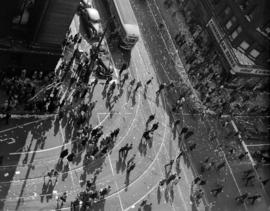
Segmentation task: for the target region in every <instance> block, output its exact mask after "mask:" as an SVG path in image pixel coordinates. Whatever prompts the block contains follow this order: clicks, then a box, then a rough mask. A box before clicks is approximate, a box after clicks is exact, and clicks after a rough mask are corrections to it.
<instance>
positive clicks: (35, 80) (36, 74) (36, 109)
mask: <svg viewBox="0 0 270 211" xmlns="http://www.w3.org/2000/svg"><path fill="white" fill-rule="evenodd" d="M53 80H54V73H53V72H51V73H47V74H44V73H43V72H42V71H28V70H26V69H22V70H18V69H15V68H11V69H10V70H6V71H5V70H3V71H1V72H0V90H1V101H0V103H1V104H0V112H1V113H2V114H5V115H6V117H5V118H6V122H7V123H8V120H9V117H10V113H27V114H29V113H46V112H47V113H52V112H53V111H55V109H56V107H57V98H56V97H55V96H53V95H52V94H51V90H50V89H44V91H43V93H44V94H43V96H42V98H39V99H35V101H32V100H31V99H32V98H35V96H36V94H37V93H38V92H40V90H42V89H43V88H44V87H46V86H47V85H49V84H50V83H51V82H52V81H53Z"/></svg>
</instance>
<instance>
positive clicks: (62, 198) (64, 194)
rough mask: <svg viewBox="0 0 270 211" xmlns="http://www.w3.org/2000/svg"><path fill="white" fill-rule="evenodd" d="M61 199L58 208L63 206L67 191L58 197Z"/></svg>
mask: <svg viewBox="0 0 270 211" xmlns="http://www.w3.org/2000/svg"><path fill="white" fill-rule="evenodd" d="M59 199H60V200H61V205H60V208H62V207H63V205H64V203H65V202H66V201H67V192H64V193H63V195H62V196H60V198H59Z"/></svg>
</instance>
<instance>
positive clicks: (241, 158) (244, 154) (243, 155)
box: [238, 152, 248, 160]
mask: <svg viewBox="0 0 270 211" xmlns="http://www.w3.org/2000/svg"><path fill="white" fill-rule="evenodd" d="M247 154H248V152H243V153H241V154H240V155H238V159H239V160H243V158H244V157H245V156H246V155H247Z"/></svg>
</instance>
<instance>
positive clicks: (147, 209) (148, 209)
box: [143, 203, 152, 211]
mask: <svg viewBox="0 0 270 211" xmlns="http://www.w3.org/2000/svg"><path fill="white" fill-rule="evenodd" d="M143 211H152V203H151V204H146V205H144V206H143Z"/></svg>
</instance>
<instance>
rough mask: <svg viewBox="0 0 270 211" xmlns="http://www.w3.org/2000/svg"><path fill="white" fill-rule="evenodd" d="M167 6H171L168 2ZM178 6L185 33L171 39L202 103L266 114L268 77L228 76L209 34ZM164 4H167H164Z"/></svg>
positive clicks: (216, 108)
mask: <svg viewBox="0 0 270 211" xmlns="http://www.w3.org/2000/svg"><path fill="white" fill-rule="evenodd" d="M165 2H171V3H170V4H169V6H171V5H172V1H165ZM183 2H185V1H182V4H181V6H179V7H180V10H181V12H182V15H183V16H184V17H185V18H186V19H185V21H186V28H187V30H186V31H188V32H186V31H181V32H179V33H178V34H176V35H175V37H174V40H175V43H176V44H177V46H178V49H179V50H180V51H181V52H182V55H183V60H184V61H185V63H186V66H187V72H188V75H189V79H190V81H191V82H192V85H193V87H194V88H195V89H196V90H197V92H198V95H199V96H200V98H201V100H202V102H203V104H204V105H205V106H207V107H208V108H209V109H211V110H213V111H215V112H216V113H225V114H233V115H248V114H251V115H264V114H269V106H268V103H267V102H268V101H267V100H269V97H270V96H269V86H268V84H269V78H267V77H259V76H257V77H255V76H253V77H242V78H241V77H237V76H232V75H231V74H229V73H228V71H227V70H225V69H224V68H223V65H222V64H221V62H220V61H221V58H220V56H219V55H218V54H217V53H216V51H215V50H214V44H213V41H212V40H211V38H210V37H209V35H208V34H207V33H206V32H204V30H205V29H203V27H202V26H200V24H199V23H198V21H197V20H196V17H195V16H194V15H193V14H192V13H191V12H190V11H186V10H184V9H183V8H184V5H185V3H183ZM167 6H168V3H167Z"/></svg>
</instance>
